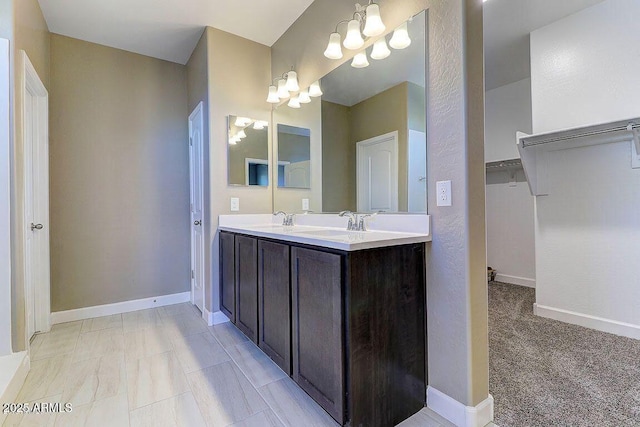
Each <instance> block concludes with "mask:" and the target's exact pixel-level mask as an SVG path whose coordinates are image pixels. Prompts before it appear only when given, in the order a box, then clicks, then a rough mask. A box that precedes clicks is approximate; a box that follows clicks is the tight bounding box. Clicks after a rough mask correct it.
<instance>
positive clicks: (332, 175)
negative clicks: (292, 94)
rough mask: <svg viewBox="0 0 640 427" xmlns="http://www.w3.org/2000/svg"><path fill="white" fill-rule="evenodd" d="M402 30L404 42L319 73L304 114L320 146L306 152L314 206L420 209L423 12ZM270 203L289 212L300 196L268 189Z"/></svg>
mask: <svg viewBox="0 0 640 427" xmlns="http://www.w3.org/2000/svg"><path fill="white" fill-rule="evenodd" d="M407 29H408V33H409V37H410V38H411V43H410V45H409V46H407V47H405V48H404V49H391V55H390V56H388V57H386V58H385V59H381V60H375V59H372V58H371V50H372V47H368V48H367V49H366V53H367V56H369V58H371V59H370V60H369V63H370V65H369V66H368V67H365V68H354V67H352V66H351V61H347V62H345V63H343V64H342V65H341V66H339V67H338V68H336V69H335V70H333V71H332V72H330V73H329V74H327V75H326V76H325V77H323V78H322V79H321V86H322V91H323V95H322V100H321V105H320V109H319V111H318V112H317V113H316V114H317V116H313V115H312V114H311V112H307V113H305V114H306V120H307V123H315V122H318V123H320V147H321V150H320V153H318V156H317V157H314V155H313V150H312V155H311V163H312V165H313V167H320V168H321V176H320V190H319V192H320V193H319V194H318V195H317V198H316V207H315V208H312V209H314V210H316V211H317V212H320V211H322V212H338V211H341V210H346V209H348V210H351V211H358V212H380V211H382V212H411V213H426V212H427V139H426V122H427V120H426V90H425V86H426V72H425V70H426V63H427V56H426V55H427V51H426V49H427V46H426V39H425V34H426V13H425V12H421V13H420V14H418V15H416V16H414V17H413V18H412V19H410V20H409V21H408V22H407ZM391 37H392V33H390V34H387V35H386V36H385V38H386V41H387V42H388V41H389V40H390V39H391ZM380 38H381V37H380ZM378 39H379V38H378ZM374 41H376V40H374ZM316 99H317V98H316ZM305 108H308V104H307V105H302V108H301V109H300V110H297V111H299V112H300V113H298V114H301V113H302V111H303V110H305ZM286 109H287V107H286V105H283V106H281V107H279V108H278V110H276V111H277V112H279V111H280V110H286ZM289 110H291V109H290V108H289ZM275 117H276V114H275V113H274V121H276V118H275ZM282 123H286V122H282ZM296 126H301V127H307V128H308V127H310V126H306V125H305V123H304V122H302V124H300V123H298V124H297V125H296ZM312 136H313V133H312ZM312 146H313V144H312ZM313 173H314V172H313V171H312V174H313ZM312 190H313V192H315V191H316V188H315V187H314V186H313V185H312ZM318 205H319V206H318ZM274 208H275V209H276V210H280V209H282V210H287V209H286V208H289V209H290V210H291V211H292V212H296V211H299V210H300V202H299V201H298V202H297V203H292V202H291V201H290V200H287V201H286V203H285V200H284V199H283V198H282V197H278V196H277V195H274Z"/></svg>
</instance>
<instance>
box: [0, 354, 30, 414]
mask: <svg viewBox="0 0 640 427" xmlns="http://www.w3.org/2000/svg"><path fill="white" fill-rule="evenodd" d="M30 367H31V364H30V361H29V354H28V353H27V352H26V351H23V352H20V353H14V354H10V355H8V356H2V357H0V402H1V403H10V402H15V400H16V397H18V393H19V392H20V389H21V388H22V385H23V384H24V380H25V379H26V378H27V374H28V373H29V369H30ZM6 417H7V415H6V414H4V413H3V412H2V411H0V425H2V424H3V423H4V421H5V419H6Z"/></svg>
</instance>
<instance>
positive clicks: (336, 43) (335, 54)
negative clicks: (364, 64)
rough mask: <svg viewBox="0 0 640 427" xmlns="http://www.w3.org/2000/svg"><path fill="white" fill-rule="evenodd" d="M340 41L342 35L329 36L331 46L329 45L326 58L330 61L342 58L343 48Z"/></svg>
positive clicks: (333, 34)
mask: <svg viewBox="0 0 640 427" xmlns="http://www.w3.org/2000/svg"><path fill="white" fill-rule="evenodd" d="M340 39H341V37H340V33H338V32H335V33H331V35H330V36H329V44H328V45H327V50H325V51H324V56H326V57H327V58H329V59H341V58H342V47H341V46H340Z"/></svg>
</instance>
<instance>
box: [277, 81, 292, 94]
mask: <svg viewBox="0 0 640 427" xmlns="http://www.w3.org/2000/svg"><path fill="white" fill-rule="evenodd" d="M277 93H278V98H280V99H287V98H288V97H289V91H288V90H287V81H286V80H285V79H280V80H278V92H277Z"/></svg>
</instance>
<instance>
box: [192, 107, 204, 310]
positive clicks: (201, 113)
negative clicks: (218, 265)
mask: <svg viewBox="0 0 640 427" xmlns="http://www.w3.org/2000/svg"><path fill="white" fill-rule="evenodd" d="M198 115H199V116H200V122H201V123H202V129H201V131H202V133H203V137H202V138H200V143H201V144H203V147H201V149H200V153H201V156H200V171H201V172H202V173H201V175H200V179H201V182H200V194H198V195H197V196H198V197H199V198H200V200H201V201H202V207H203V218H202V224H201V225H200V227H202V235H203V239H202V248H201V252H200V253H201V257H202V259H201V263H200V265H201V266H202V272H201V273H202V275H201V277H202V280H203V283H202V316H205V309H206V299H205V295H206V293H205V287H206V285H205V283H204V281H205V277H206V276H205V238H204V236H205V233H204V103H203V102H202V101H200V102H199V103H198V105H197V106H196V108H194V110H193V112H192V113H191V114H190V115H189V203H190V205H191V203H192V202H193V197H194V194H193V186H192V183H193V160H194V159H193V143H192V139H191V138H192V135H193V124H192V123H193V121H194V119H195V118H196V117H197V116H198ZM191 215H192V209H191V206H189V240H190V244H189V247H190V248H191V254H190V256H189V259H190V265H191V271H193V272H194V274H193V276H195V275H196V274H195V264H196V263H195V262H194V259H193V257H194V254H195V252H196V251H195V248H194V244H195V243H194V239H193V231H192V227H193V224H192V221H193V218H192V217H191ZM190 283H191V304H195V287H194V284H195V277H191V280H190Z"/></svg>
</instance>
